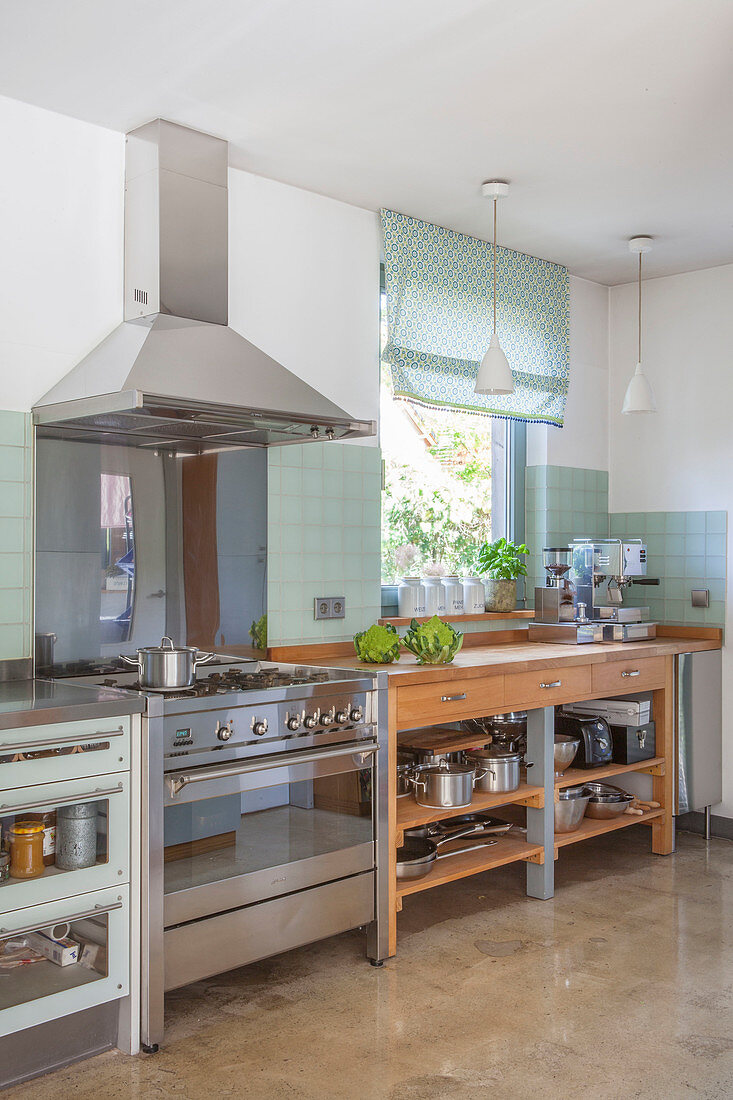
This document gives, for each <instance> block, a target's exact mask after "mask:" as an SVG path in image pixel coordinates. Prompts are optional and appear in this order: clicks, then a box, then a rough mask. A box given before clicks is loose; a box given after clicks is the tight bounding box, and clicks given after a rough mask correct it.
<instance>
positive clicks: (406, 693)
mask: <svg viewBox="0 0 733 1100" xmlns="http://www.w3.org/2000/svg"><path fill="white" fill-rule="evenodd" d="M503 707H504V677H503V676H483V677H481V676H476V677H472V678H470V679H462V680H437V681H436V682H435V683H432V684H411V685H405V686H404V687H398V688H397V726H398V728H399V729H412V728H414V727H415V726H421V725H433V724H435V723H436V722H437V723H439V722H452V721H455V720H456V719H458V718H472V717H480V716H482V715H484V714H491V713H494V714H496V713H498V712H499V711H501V710H502V709H503Z"/></svg>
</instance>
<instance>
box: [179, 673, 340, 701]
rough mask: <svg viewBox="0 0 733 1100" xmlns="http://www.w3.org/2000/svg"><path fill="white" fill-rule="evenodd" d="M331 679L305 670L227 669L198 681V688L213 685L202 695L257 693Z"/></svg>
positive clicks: (319, 682)
mask: <svg viewBox="0 0 733 1100" xmlns="http://www.w3.org/2000/svg"><path fill="white" fill-rule="evenodd" d="M329 679H330V677H329V675H328V673H327V672H312V671H309V670H306V669H304V668H298V669H295V671H294V672H284V671H281V670H280V669H279V668H266V669H260V670H259V671H258V672H244V671H243V670H241V669H234V668H231V669H226V671H224V672H212V673H210V674H209V675H208V676H207V677H206V679H205V680H197V681H196V686H197V687H198V686H199V685H201V686H202V687H203V686H204V685H206V684H211V685H212V689H211V690H210V691H209V692H207V691H202V692H201V694H202V695H206V694H214V693H216V692H220V691H257V690H260V691H261V690H263V689H266V688H278V687H292V686H294V685H297V684H323V683H326V681H328V680H329Z"/></svg>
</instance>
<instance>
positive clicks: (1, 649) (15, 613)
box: [0, 412, 33, 660]
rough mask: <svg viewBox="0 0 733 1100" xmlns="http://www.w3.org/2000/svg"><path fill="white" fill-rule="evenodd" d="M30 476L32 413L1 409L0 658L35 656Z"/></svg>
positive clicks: (31, 471) (31, 470)
mask: <svg viewBox="0 0 733 1100" xmlns="http://www.w3.org/2000/svg"><path fill="white" fill-rule="evenodd" d="M32 474H33V448H32V429H31V420H30V416H29V415H27V414H26V413H20V412H0V660H5V659H7V658H12V657H30V655H31V617H32V611H33V603H32V590H33V576H32V572H33V521H32V491H31V484H32Z"/></svg>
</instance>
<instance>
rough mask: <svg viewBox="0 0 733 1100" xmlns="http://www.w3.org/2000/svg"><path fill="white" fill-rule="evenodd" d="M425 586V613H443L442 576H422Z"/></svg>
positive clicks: (444, 608) (443, 587)
mask: <svg viewBox="0 0 733 1100" xmlns="http://www.w3.org/2000/svg"><path fill="white" fill-rule="evenodd" d="M422 583H423V586H424V588H425V614H426V615H430V616H431V617H432V616H433V615H445V612H446V607H445V585H444V584H443V578H442V577H423V579H422Z"/></svg>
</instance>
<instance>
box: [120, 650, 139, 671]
mask: <svg viewBox="0 0 733 1100" xmlns="http://www.w3.org/2000/svg"><path fill="white" fill-rule="evenodd" d="M120 660H121V661H124V662H125V664H126V665H134V667H135V668H140V658H139V657H128V656H127V654H126V653H120Z"/></svg>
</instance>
